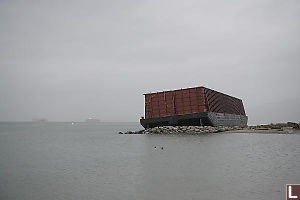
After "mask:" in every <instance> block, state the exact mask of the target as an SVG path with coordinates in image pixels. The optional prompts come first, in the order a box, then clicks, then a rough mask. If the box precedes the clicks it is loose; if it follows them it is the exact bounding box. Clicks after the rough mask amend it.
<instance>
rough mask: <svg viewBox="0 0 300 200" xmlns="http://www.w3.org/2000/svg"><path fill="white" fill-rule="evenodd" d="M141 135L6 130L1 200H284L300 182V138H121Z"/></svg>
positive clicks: (25, 126)
mask: <svg viewBox="0 0 300 200" xmlns="http://www.w3.org/2000/svg"><path fill="white" fill-rule="evenodd" d="M140 128H141V127H140V126H139V125H138V124H137V123H96V124H87V123H77V124H76V123H75V124H74V125H72V124H71V123H0V180H1V182H0V199H5V200H19V199H23V200H40V199H43V200H50V199H57V200H62V199H64V200H66V199H95V200H99V199H105V200H109V199H111V200H119V199H120V200H121V199H122V200H127V199H128V200H133V199H145V200H150V199H151V200H161V199H166V200H174V199H175V200H176V199H178V200H183V199H189V200H190V199H205V200H210V199H211V200H215V199H230V200H235V199H236V200H239V199H243V200H245V199H246V200H247V199H249V200H250V199H251V200H252V199H266V200H269V199H272V200H279V199H280V200H281V199H284V198H285V197H284V196H285V184H287V183H300V175H299V169H300V157H299V153H300V145H299V144H300V136H299V135H276V134H228V133H221V134H219V133H218V134H203V135H119V134H117V133H118V131H126V130H137V129H140ZM155 147H156V148H155ZM161 147H163V149H161Z"/></svg>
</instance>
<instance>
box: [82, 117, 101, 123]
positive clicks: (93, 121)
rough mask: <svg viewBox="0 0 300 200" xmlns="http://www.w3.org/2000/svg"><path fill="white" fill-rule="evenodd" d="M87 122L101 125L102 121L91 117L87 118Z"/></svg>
mask: <svg viewBox="0 0 300 200" xmlns="http://www.w3.org/2000/svg"><path fill="white" fill-rule="evenodd" d="M85 122H88V123H99V122H100V119H95V118H91V117H89V118H87V119H86V120H85Z"/></svg>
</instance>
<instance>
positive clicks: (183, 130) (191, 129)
mask: <svg viewBox="0 0 300 200" xmlns="http://www.w3.org/2000/svg"><path fill="white" fill-rule="evenodd" d="M241 129H242V128H241V127H237V126H235V127H225V126H219V127H213V126H161V127H154V128H148V129H144V130H139V131H127V132H124V133H123V132H119V134H201V133H218V132H224V131H232V130H241Z"/></svg>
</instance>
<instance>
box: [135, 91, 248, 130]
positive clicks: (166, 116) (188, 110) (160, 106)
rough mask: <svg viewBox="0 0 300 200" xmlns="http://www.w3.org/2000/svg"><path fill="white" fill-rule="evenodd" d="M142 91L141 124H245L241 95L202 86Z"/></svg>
mask: <svg viewBox="0 0 300 200" xmlns="http://www.w3.org/2000/svg"><path fill="white" fill-rule="evenodd" d="M144 95H145V119H141V120H140V122H141V125H142V126H143V127H145V128H152V127H156V126H168V125H170V126H176V125H181V126H190V125H206V126H247V121H248V117H247V116H246V114H245V109H244V106H243V102H242V100H241V99H238V98H235V97H232V96H229V95H226V94H223V93H221V92H217V91H215V90H212V89H208V88H205V87H194V88H187V89H180V90H171V91H163V92H157V93H148V94H144Z"/></svg>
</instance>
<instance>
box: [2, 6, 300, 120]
mask: <svg viewBox="0 0 300 200" xmlns="http://www.w3.org/2000/svg"><path fill="white" fill-rule="evenodd" d="M299 21H300V1H299V0H249V1H243V0H230V1H223V0H207V1H201V0H185V1H178V0H149V1H148V0H143V1H137V0H127V1H120V0H109V1H108V0H107V1H105V0H94V1H93V0H80V1H76V0H64V1H58V0H57V1H56V0H49V1H43V0H36V1H34V0H24V1H18V0H7V1H6V0H0V121H11V120H17V121H24V120H25V121H28V120H31V119H32V118H38V117H40V118H48V119H49V120H51V121H71V120H74V121H82V120H85V119H86V118H87V117H96V118H99V119H101V120H102V121H138V120H139V118H140V116H143V115H144V97H143V95H142V94H143V93H147V92H155V91H162V90H170V89H179V88H186V87H193V86H201V85H203V86H206V87H208V88H212V89H215V90H217V91H220V92H223V93H227V94H230V95H232V96H236V97H238V98H241V99H242V100H243V102H244V106H245V109H246V113H247V115H248V116H249V124H257V123H268V122H280V121H298V122H299V121H300V105H299V103H300V92H299V91H300V90H299V85H300V80H299V76H300V66H299V64H300V55H299V52H300V39H299V38H300V37H299V36H300V22H299Z"/></svg>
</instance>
